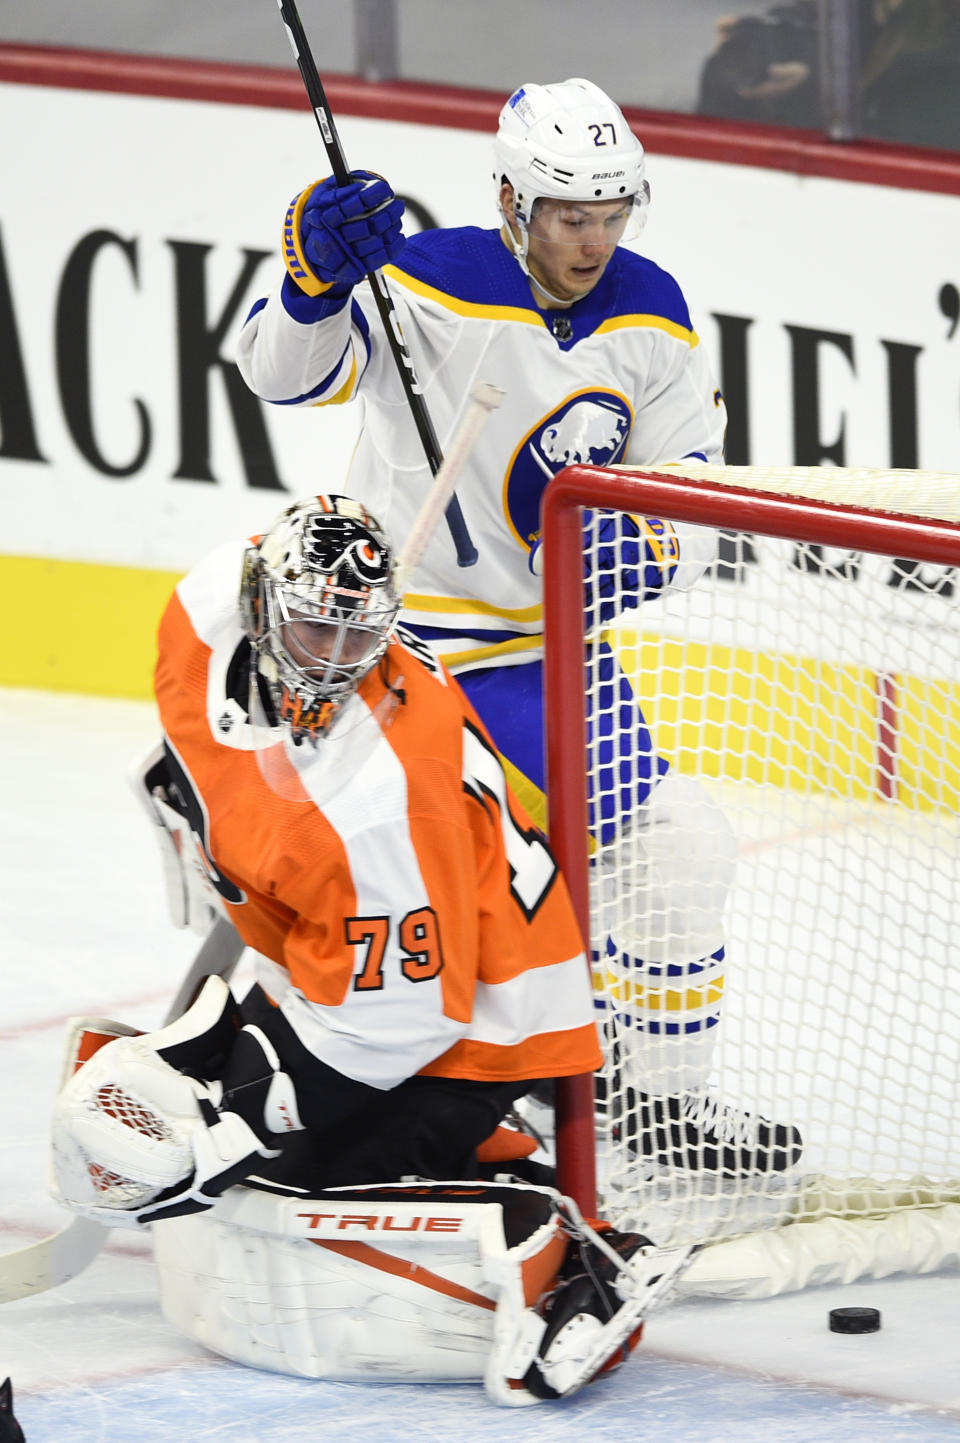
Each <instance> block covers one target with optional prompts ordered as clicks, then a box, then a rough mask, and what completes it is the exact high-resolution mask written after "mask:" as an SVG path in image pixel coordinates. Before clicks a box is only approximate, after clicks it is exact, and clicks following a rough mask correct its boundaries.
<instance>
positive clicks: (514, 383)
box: [238, 227, 726, 670]
mask: <svg viewBox="0 0 960 1443" xmlns="http://www.w3.org/2000/svg"><path fill="white" fill-rule="evenodd" d="M384 274H385V276H386V277H387V280H388V283H389V286H390V293H391V295H392V297H393V300H394V303H395V305H396V309H397V314H398V317H399V320H400V324H401V327H402V330H403V335H404V339H405V341H406V344H407V346H408V348H409V350H410V352H411V354H412V356H413V360H414V364H415V366H416V372H417V376H418V379H419V381H420V384H421V387H422V389H423V393H424V399H425V401H426V405H427V409H428V411H429V413H430V417H431V419H432V421H433V425H434V428H435V430H436V433H437V436H438V439H439V441H440V445H441V448H444V447H445V446H447V445H448V444H449V442H450V439H451V437H452V435H453V433H454V431H455V429H456V425H457V422H458V420H459V418H460V415H461V413H462V411H463V409H464V407H465V405H466V402H467V398H468V396H469V393H470V390H471V387H472V386H473V385H474V384H475V382H477V381H487V382H490V383H492V384H494V385H496V386H499V387H500V388H501V389H502V390H503V391H504V392H505V396H504V400H503V402H502V404H501V406H500V408H499V409H498V410H496V411H494V412H493V413H492V415H491V416H490V419H489V420H488V421H487V423H486V425H485V427H484V429H483V431H482V433H481V435H480V439H479V441H478V443H477V445H476V447H475V449H474V451H473V453H472V456H471V458H470V459H469V461H468V463H467V466H466V469H465V470H464V472H463V473H462V475H461V478H460V481H459V484H458V487H457V496H458V499H459V502H460V506H461V509H462V512H463V516H464V520H465V522H466V527H467V530H468V532H469V535H470V539H471V540H472V542H473V544H474V546H475V547H476V549H477V551H478V553H479V559H478V560H477V561H476V563H475V564H474V565H472V566H460V565H458V562H457V555H456V551H455V548H454V545H453V541H452V539H451V536H450V533H449V531H448V529H447V527H446V526H445V525H443V524H441V525H440V526H439V527H438V529H437V531H436V532H435V534H434V536H433V538H432V539H431V541H430V544H429V546H428V548H427V551H426V554H425V556H424V559H423V561H422V562H421V564H420V566H419V568H418V571H417V573H416V577H415V579H414V584H413V589H412V590H411V591H409V592H408V593H407V596H406V599H405V607H406V617H407V620H408V621H409V622H410V623H411V624H413V625H415V626H417V627H418V628H429V633H428V634H429V635H431V637H432V638H433V640H434V644H435V645H436V647H437V649H438V651H439V652H440V653H441V655H442V656H443V658H444V660H445V661H446V663H447V664H448V666H451V667H452V668H453V669H454V670H463V669H467V668H470V667H473V666H489V665H503V664H507V663H510V662H521V661H528V660H531V659H532V658H533V657H535V656H538V655H540V654H541V651H542V624H543V621H542V618H543V612H542V583H541V580H540V578H539V576H537V575H534V574H533V572H532V570H531V568H530V566H529V564H528V562H529V556H530V551H531V547H532V546H533V545H534V544H535V542H536V541H537V539H538V536H539V528H540V499H541V496H542V493H543V489H544V487H545V486H546V484H547V482H548V481H549V480H550V479H551V478H552V477H553V476H554V475H555V474H556V473H557V472H558V471H559V470H561V469H562V468H563V467H564V466H566V465H569V464H571V463H575V462H586V463H590V464H593V465H600V466H604V465H611V464H614V463H621V462H627V463H632V464H636V465H641V464H646V465H652V464H654V463H658V462H659V463H663V462H669V461H678V460H682V459H684V458H695V459H698V460H705V461H719V460H722V447H723V434H724V427H725V424H726V412H725V408H724V405H723V399H722V397H721V395H720V392H719V391H718V390H717V389H716V385H715V382H714V380H713V377H712V375H711V373H710V367H709V364H708V362H707V359H706V357H705V355H704V353H703V348H702V346H701V345H700V343H699V340H698V337H697V334H696V332H695V331H694V329H693V327H692V325H691V322H690V317H689V314H688V311H687V306H686V302H685V301H684V298H683V295H682V293H681V291H680V289H679V287H678V285H677V283H676V281H674V280H673V278H672V277H671V276H669V275H668V274H667V273H666V272H665V271H663V270H661V269H660V268H659V267H658V266H656V265H655V264H654V263H653V262H652V261H649V260H647V259H645V258H644V257H642V256H639V255H637V254H635V253H634V252H632V251H628V250H626V249H624V248H622V247H620V248H618V249H617V250H616V251H615V252H614V255H613V257H612V259H611V260H610V262H609V264H608V266H607V269H606V271H605V272H604V275H603V277H602V278H601V280H600V281H599V283H598V284H597V285H596V286H595V287H594V289H593V290H592V291H591V292H590V293H589V294H588V295H586V296H584V297H583V298H582V299H580V300H579V301H577V302H576V303H575V304H574V305H572V306H570V307H569V308H568V309H566V310H554V311H541V310H538V309H537V308H536V306H535V305H534V303H533V300H532V292H531V289H530V283H529V281H528V280H527V277H526V276H525V275H524V273H523V272H522V270H521V269H520V266H519V265H518V263H517V261H516V260H515V259H514V257H513V255H512V254H511V252H510V251H508V249H507V247H506V246H505V244H504V242H503V240H502V239H501V236H500V233H499V232H498V231H496V230H482V229H479V228H476V227H463V228H459V229H453V230H432V231H425V232H423V233H422V234H420V235H416V236H413V237H412V238H411V239H410V240H409V241H408V242H407V245H406V247H405V248H404V251H403V254H402V257H401V264H399V265H397V266H389V267H387V268H386V270H385V272H384ZM330 310H331V303H330V302H326V301H324V299H323V297H319V298H317V299H313V298H310V297H307V296H305V295H303V294H302V293H301V292H300V291H299V290H298V289H297V288H296V287H295V285H294V283H293V281H292V280H291V279H290V278H289V277H288V278H286V279H285V281H284V283H283V286H282V287H281V288H280V289H278V290H277V291H276V292H274V293H273V294H272V295H271V296H270V297H269V299H268V300H267V301H266V302H265V303H261V304H260V305H259V306H257V307H256V308H255V309H254V312H253V313H252V315H251V316H250V318H249V320H248V321H247V324H246V326H245V327H244V330H243V332H242V334H241V338H240V348H239V354H238V362H239V365H240V369H241V372H242V373H243V375H244V377H245V379H246V381H247V383H248V384H249V385H250V386H251V388H252V389H253V390H254V391H255V392H256V393H257V394H258V395H259V396H261V397H262V398H263V399H265V400H268V401H275V402H280V403H284V404H288V405H290V404H295V405H296V404H299V405H327V404H335V403H341V402H345V401H349V400H351V399H353V398H354V397H360V398H361V399H362V402H363V406H364V412H363V421H362V427H361V433H360V438H359V441H358V444H357V447H356V450H355V453H354V456H353V460H352V463H351V467H350V472H349V476H348V477H347V478H346V480H345V482H343V483H340V482H339V481H338V482H337V485H338V486H340V487H341V489H343V490H344V491H346V492H348V493H349V494H352V495H355V496H357V497H359V498H360V499H362V501H363V502H364V504H365V505H366V506H368V507H369V508H370V510H371V511H372V512H373V513H374V515H376V516H377V517H378V518H379V519H380V520H381V521H382V522H383V524H384V525H385V527H386V529H387V531H388V534H389V535H390V536H391V539H392V540H393V542H394V545H395V546H396V547H397V548H398V549H399V548H400V547H402V544H403V541H404V540H405V538H406V536H407V534H408V533H409V530H410V528H411V526H412V524H413V522H414V519H415V518H416V515H417V512H418V510H419V508H420V505H421V504H422V501H423V498H424V495H425V494H426V491H427V489H428V487H429V485H430V481H431V475H430V470H429V467H428V465H427V462H426V460H425V457H424V452H423V446H422V443H421V441H420V438H419V436H418V434H417V431H416V427H415V424H414V421H413V418H412V416H411V413H410V410H409V407H408V404H407V402H406V399H405V398H404V395H403V390H402V386H401V382H400V379H399V376H398V373H397V369H396V362H395V360H394V358H393V356H392V354H391V351H390V349H389V346H388V344H387V341H386V338H385V337H384V334H383V328H382V324H381V321H380V318H379V315H378V313H377V310H376V304H375V301H374V297H373V294H372V291H371V290H370V287H369V286H367V285H363V286H360V287H358V288H357V289H356V290H355V291H354V292H353V296H352V300H351V303H350V304H349V305H345V306H344V307H343V308H342V309H341V310H340V311H338V312H335V313H334V314H327V313H328V312H329V311H330ZM318 318H319V319H318ZM558 321H559V322H560V324H559V325H557V322H558ZM556 331H559V334H555V332H556ZM568 332H569V334H568ZM319 444H320V438H319V437H318V448H319ZM332 484H333V483H332V481H331V480H330V478H325V480H324V486H330V485H332ZM687 529H688V528H682V527H678V528H677V530H678V532H681V559H682V558H683V539H682V532H683V531H684V530H687ZM699 550H700V551H701V553H702V552H703V546H702V544H701V545H700V547H699ZM705 559H706V558H703V560H701V563H700V565H698V566H697V568H696V570H697V573H699V571H700V570H701V569H702V564H703V561H704V560H705ZM692 579H694V578H693V577H692V576H688V577H687V578H686V579H685V581H684V582H683V583H682V584H689V583H690V581H691V580H692ZM674 584H681V583H680V582H679V578H677V579H675V581H674Z"/></svg>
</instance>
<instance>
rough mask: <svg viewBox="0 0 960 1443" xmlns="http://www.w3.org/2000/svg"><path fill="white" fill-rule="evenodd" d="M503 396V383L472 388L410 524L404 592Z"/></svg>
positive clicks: (401, 571)
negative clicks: (461, 415)
mask: <svg viewBox="0 0 960 1443" xmlns="http://www.w3.org/2000/svg"><path fill="white" fill-rule="evenodd" d="M503 396H504V393H503V391H501V390H500V388H499V386H491V385H490V384H489V382H488V381H478V382H477V384H476V385H475V386H474V388H473V390H472V391H471V392H470V400H469V401H468V402H467V409H466V410H465V411H464V413H463V417H462V419H461V421H460V425H459V426H458V427H457V430H456V434H455V435H454V438H453V440H452V442H451V443H450V447H449V449H448V450H447V454H446V456H445V457H444V458H443V464H442V465H441V467H440V469H439V471H438V472H437V474H436V476H435V477H434V481H433V485H432V486H431V488H430V490H429V491H428V492H427V495H426V499H425V500H424V503H423V505H422V506H421V507H420V511H419V514H418V515H417V518H416V520H415V521H414V523H413V525H412V526H411V528H410V534H409V535H408V537H407V539H406V541H405V542H404V543H403V546H402V547H401V549H400V552H399V555H398V556H397V590H398V591H399V592H400V594H401V596H402V595H403V593H404V592H405V591H406V589H407V586H408V585H409V583H410V578H411V576H412V575H413V573H414V571H415V570H416V569H417V566H418V565H419V563H420V560H421V558H422V556H423V553H424V552H425V551H426V549H427V542H428V541H429V540H430V537H431V536H432V535H433V532H434V530H435V528H436V525H437V522H438V521H439V520H440V517H441V515H442V514H443V512H444V511H445V509H446V507H447V505H448V503H449V500H450V497H451V496H452V495H453V491H454V487H455V486H456V484H457V480H458V478H459V476H460V472H461V471H462V470H463V468H464V466H465V465H466V463H467V459H468V457H469V456H470V453H471V451H472V450H473V448H474V446H475V445H476V442H477V437H478V436H479V435H480V432H481V430H482V428H483V426H484V425H485V423H486V421H487V418H488V417H489V415H490V412H491V411H495V410H496V409H497V407H498V406H499V405H500V402H501V401H502V400H503Z"/></svg>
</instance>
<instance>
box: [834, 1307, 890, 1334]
mask: <svg viewBox="0 0 960 1443" xmlns="http://www.w3.org/2000/svg"><path fill="white" fill-rule="evenodd" d="M830 1331H831V1333H879V1331H880V1310H879V1308H831V1309H830Z"/></svg>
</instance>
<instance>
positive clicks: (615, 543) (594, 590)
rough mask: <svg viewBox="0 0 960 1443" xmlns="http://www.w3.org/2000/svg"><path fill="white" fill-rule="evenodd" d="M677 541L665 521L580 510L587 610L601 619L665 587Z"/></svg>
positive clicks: (675, 556) (676, 553) (675, 559)
mask: <svg viewBox="0 0 960 1443" xmlns="http://www.w3.org/2000/svg"><path fill="white" fill-rule="evenodd" d="M679 560H680V542H679V539H678V537H677V534H676V532H675V531H674V529H673V527H672V525H671V524H670V522H669V521H661V520H660V519H659V518H657V517H653V518H649V517H643V516H631V515H630V513H629V512H626V511H619V512H618V511H606V512H605V511H585V512H584V514H583V575H584V581H585V583H586V587H585V590H586V604H587V607H588V609H592V608H593V607H594V606H595V605H599V617H598V620H600V621H601V622H607V621H609V620H610V619H611V618H612V617H613V616H615V615H617V613H618V612H621V611H623V610H625V609H628V608H632V607H635V606H638V605H639V603H640V602H641V601H649V600H650V599H651V598H652V597H654V596H658V595H659V594H660V592H661V591H665V590H666V589H667V587H668V586H669V585H670V582H671V581H672V580H673V578H674V575H675V574H676V570H677V564H678V562H679Z"/></svg>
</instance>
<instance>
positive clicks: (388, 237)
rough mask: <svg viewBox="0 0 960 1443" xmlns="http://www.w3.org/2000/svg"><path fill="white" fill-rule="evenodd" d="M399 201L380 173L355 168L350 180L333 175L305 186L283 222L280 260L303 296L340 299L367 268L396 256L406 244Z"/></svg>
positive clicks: (366, 272)
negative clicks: (343, 181) (339, 181)
mask: <svg viewBox="0 0 960 1443" xmlns="http://www.w3.org/2000/svg"><path fill="white" fill-rule="evenodd" d="M402 216H403V201H402V200H399V199H398V197H397V196H395V195H394V193H393V191H392V190H391V188H390V186H389V185H388V184H387V182H386V181H385V180H384V179H383V177H382V176H379V175H373V174H372V173H371V172H370V171H368V170H355V171H353V172H352V173H351V177H350V181H349V184H347V185H338V184H337V182H336V180H335V179H334V177H333V176H332V175H331V176H327V178H326V180H320V181H317V182H316V183H315V184H314V185H310V186H307V188H306V190H304V191H301V193H300V195H298V196H295V197H294V198H293V200H292V201H291V202H290V205H289V207H288V209H287V214H286V217H285V219H284V223H283V258H284V262H285V264H286V267H287V271H288V273H289V275H290V277H291V279H292V280H293V281H294V283H295V284H296V285H297V287H298V288H299V289H300V290H301V291H303V293H304V294H305V295H308V296H320V295H326V296H328V297H329V298H330V299H340V298H343V297H345V296H347V295H348V294H349V292H350V291H351V289H352V288H353V287H354V286H355V285H358V284H359V283H360V281H362V280H363V278H364V276H366V275H369V274H370V272H371V271H378V270H380V268H381V267H382V266H385V265H387V264H388V263H389V262H390V261H393V260H396V258H397V257H398V256H399V254H400V252H401V251H402V250H403V247H404V245H405V243H406V241H405V237H404V234H403V230H402V228H401V218H402Z"/></svg>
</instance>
